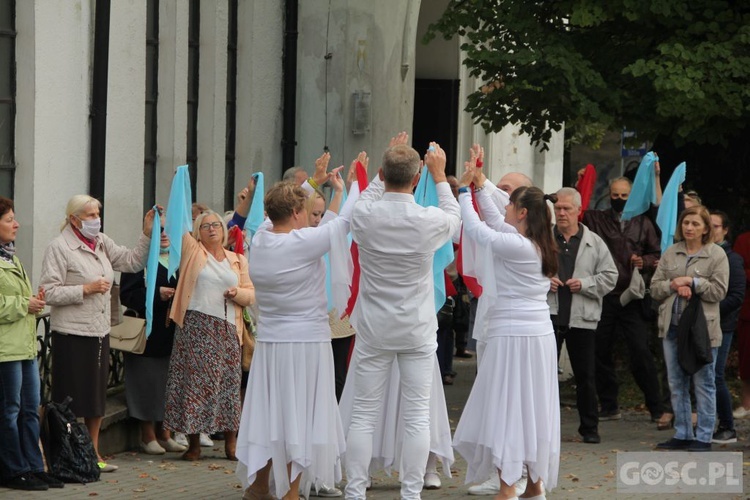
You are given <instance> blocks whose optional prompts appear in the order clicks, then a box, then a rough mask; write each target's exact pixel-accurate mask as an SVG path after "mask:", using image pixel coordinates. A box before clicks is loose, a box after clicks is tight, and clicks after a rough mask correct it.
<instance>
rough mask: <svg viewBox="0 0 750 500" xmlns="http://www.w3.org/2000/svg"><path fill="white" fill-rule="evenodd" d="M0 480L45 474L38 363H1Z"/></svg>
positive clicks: (30, 360)
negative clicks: (41, 439)
mask: <svg viewBox="0 0 750 500" xmlns="http://www.w3.org/2000/svg"><path fill="white" fill-rule="evenodd" d="M0 411H1V412H2V420H1V421H0V443H1V444H0V477H2V479H3V480H7V479H12V478H14V477H16V476H18V475H20V474H23V473H26V472H42V471H43V470H44V462H43V461H42V453H41V451H40V450H39V370H38V369H37V365H36V359H27V360H22V361H5V362H2V363H0Z"/></svg>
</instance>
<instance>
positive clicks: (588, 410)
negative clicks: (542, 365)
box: [555, 326, 599, 436]
mask: <svg viewBox="0 0 750 500" xmlns="http://www.w3.org/2000/svg"><path fill="white" fill-rule="evenodd" d="M595 335H596V332H595V330H587V329H584V328H567V327H559V326H555V337H556V339H557V357H558V359H559V358H560V351H561V350H562V345H563V341H564V342H565V345H566V346H567V348H568V356H569V357H570V366H571V367H572V368H573V376H574V377H575V381H576V406H577V407H578V417H579V418H580V420H581V423H580V425H579V426H578V433H579V434H581V435H582V436H585V435H587V434H592V433H598V427H599V414H598V411H597V408H596V344H595V339H596V338H595Z"/></svg>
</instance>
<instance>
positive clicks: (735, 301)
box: [711, 210, 745, 444]
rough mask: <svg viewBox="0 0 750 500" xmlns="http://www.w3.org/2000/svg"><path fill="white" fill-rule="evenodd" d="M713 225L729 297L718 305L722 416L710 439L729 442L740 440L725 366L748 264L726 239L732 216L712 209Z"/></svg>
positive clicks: (717, 377)
mask: <svg viewBox="0 0 750 500" xmlns="http://www.w3.org/2000/svg"><path fill="white" fill-rule="evenodd" d="M711 226H712V230H713V236H714V242H715V243H716V244H717V245H719V246H721V247H722V248H723V249H724V251H725V252H726V253H727V259H728V260H729V289H728V290H727V296H726V297H725V298H724V300H722V301H721V303H720V304H719V314H720V316H721V335H722V337H721V346H720V347H719V352H718V353H717V355H716V364H715V381H716V413H717V414H718V417H719V428H718V429H716V432H714V435H713V439H712V440H711V442H713V443H719V444H726V443H736V442H737V432H736V431H735V430H734V417H733V416H732V396H731V395H730V394H729V389H728V388H727V384H726V381H725V380H724V367H725V366H726V363H727V355H728V354H729V347H730V346H731V345H732V337H733V336H734V329H735V328H737V319H738V317H739V314H740V307H742V301H743V300H744V299H745V263H744V260H743V259H742V256H741V255H740V254H738V253H736V252H733V251H732V245H730V244H729V242H728V241H727V240H726V238H727V234H728V233H729V218H728V217H727V214H725V213H724V212H722V211H721V210H711Z"/></svg>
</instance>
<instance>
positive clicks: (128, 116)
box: [104, 0, 146, 245]
mask: <svg viewBox="0 0 750 500" xmlns="http://www.w3.org/2000/svg"><path fill="white" fill-rule="evenodd" d="M111 19H112V22H111V23H110V31H109V68H108V73H109V74H108V81H109V82H110V83H109V85H108V88H107V150H106V158H105V182H104V202H105V228H104V230H105V232H106V233H107V235H108V236H110V237H112V238H113V239H114V240H115V241H116V242H118V243H120V244H122V245H134V244H135V242H136V241H138V235H139V234H140V233H141V231H142V224H141V223H140V221H141V220H142V218H143V156H144V147H145V128H146V125H145V114H146V102H145V93H146V23H145V19H146V0H118V1H116V2H112V10H111Z"/></svg>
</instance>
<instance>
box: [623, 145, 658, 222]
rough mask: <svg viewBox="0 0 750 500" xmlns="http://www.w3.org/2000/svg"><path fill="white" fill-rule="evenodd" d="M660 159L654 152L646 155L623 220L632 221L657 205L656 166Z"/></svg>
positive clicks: (639, 168) (636, 176)
mask: <svg viewBox="0 0 750 500" xmlns="http://www.w3.org/2000/svg"><path fill="white" fill-rule="evenodd" d="M657 161H659V157H658V156H656V154H654V152H653V151H651V152H649V153H646V156H644V157H643V160H641V164H640V165H639V166H638V172H637V173H636V174H635V180H634V181H633V189H631V191H630V196H629V197H628V201H627V202H626V203H625V208H624V209H623V211H622V217H621V218H622V220H630V219H632V218H633V217H635V216H637V215H641V214H642V213H645V212H646V211H647V210H648V209H649V207H650V206H651V205H652V204H654V205H655V204H656V179H655V178H654V164H655V163H656V162H657Z"/></svg>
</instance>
